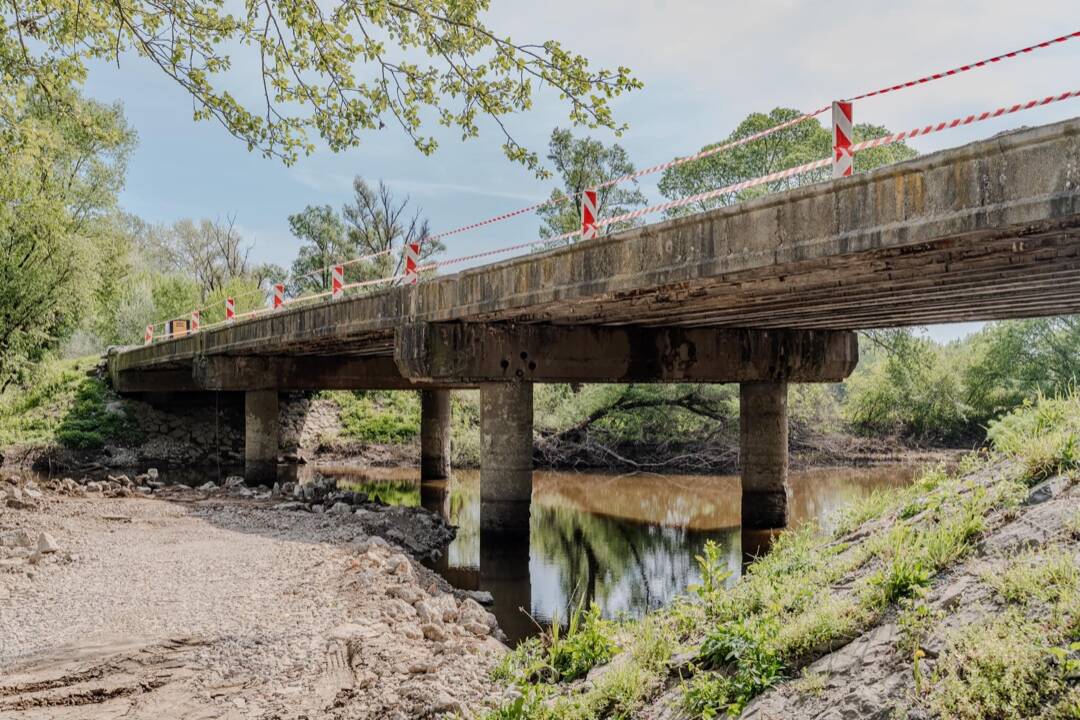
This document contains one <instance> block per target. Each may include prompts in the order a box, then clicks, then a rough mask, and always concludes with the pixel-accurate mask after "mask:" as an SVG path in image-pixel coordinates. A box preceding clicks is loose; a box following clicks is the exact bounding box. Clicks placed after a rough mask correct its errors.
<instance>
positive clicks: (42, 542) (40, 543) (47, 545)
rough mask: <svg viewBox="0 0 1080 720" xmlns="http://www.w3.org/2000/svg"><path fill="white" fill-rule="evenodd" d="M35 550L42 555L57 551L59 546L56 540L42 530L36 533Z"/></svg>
mask: <svg viewBox="0 0 1080 720" xmlns="http://www.w3.org/2000/svg"><path fill="white" fill-rule="evenodd" d="M37 551H38V552H39V553H41V554H42V555H47V554H49V553H54V552H59V551H60V546H59V545H57V544H56V540H55V538H53V536H52V535H50V534H49V533H47V532H43V533H40V534H39V535H38V539H37Z"/></svg>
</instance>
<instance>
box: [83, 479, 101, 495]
mask: <svg viewBox="0 0 1080 720" xmlns="http://www.w3.org/2000/svg"><path fill="white" fill-rule="evenodd" d="M86 492H101V483H99V482H98V481H97V480H91V481H90V482H88V483H86Z"/></svg>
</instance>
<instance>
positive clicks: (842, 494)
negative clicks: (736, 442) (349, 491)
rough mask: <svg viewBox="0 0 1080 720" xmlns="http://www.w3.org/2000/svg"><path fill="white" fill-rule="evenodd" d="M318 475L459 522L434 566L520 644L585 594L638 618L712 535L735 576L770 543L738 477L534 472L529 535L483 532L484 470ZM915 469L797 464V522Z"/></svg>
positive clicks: (606, 610) (677, 583)
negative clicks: (755, 532)
mask: <svg viewBox="0 0 1080 720" xmlns="http://www.w3.org/2000/svg"><path fill="white" fill-rule="evenodd" d="M317 471H318V472H320V473H322V474H325V475H330V476H335V477H337V478H338V480H339V484H347V485H349V486H357V485H359V486H361V487H362V489H364V490H366V491H368V492H369V493H370V494H374V495H377V496H378V497H380V498H382V499H383V500H384V501H386V502H389V503H392V504H407V505H414V506H415V505H423V506H424V507H427V508H428V509H430V510H434V511H436V512H439V513H441V514H442V515H443V516H444V517H445V518H446V519H447V520H448V521H449V522H450V523H451V524H452V525H455V526H457V528H458V530H457V537H456V538H455V539H454V541H453V542H451V543H450V545H449V546H448V547H447V548H446V550H445V552H444V553H443V556H442V558H440V559H439V560H438V562H436V563H434V564H433V568H434V569H436V570H437V571H438V572H439V573H440V574H442V575H443V576H444V577H445V578H446V579H447V580H449V581H450V582H451V583H452V584H454V585H455V586H457V587H460V588H463V589H467V590H486V591H488V592H490V593H492V595H493V596H494V598H495V605H494V607H493V608H492V611H493V612H494V613H495V615H496V617H497V618H498V619H499V624H500V625H501V626H502V628H503V630H504V631H505V632H506V634H507V636H508V637H509V638H510V639H511V640H517V639H520V638H522V637H525V636H528V635H532V634H535V633H536V632H537V630H538V627H539V626H548V625H550V624H551V623H552V622H553V621H556V620H557V619H559V618H561V619H563V620H565V618H566V617H567V616H568V612H569V610H570V609H572V608H573V607H576V606H577V605H578V604H579V603H581V602H582V601H584V602H586V603H588V602H595V603H597V604H598V605H599V606H600V608H601V609H602V611H603V614H604V615H605V616H607V617H617V616H620V615H629V616H635V617H636V616H640V615H642V614H643V613H645V612H646V611H648V610H652V609H655V608H657V607H660V606H661V605H664V604H665V603H668V602H670V601H671V599H672V598H674V597H675V596H676V595H678V594H681V593H685V592H686V588H687V586H688V585H690V584H692V583H695V582H697V581H698V580H699V579H700V576H699V572H698V567H697V563H696V562H695V560H694V557H695V555H698V554H700V553H701V552H702V547H703V546H704V545H705V543H706V541H708V540H714V541H715V542H717V543H718V544H719V545H720V547H721V548H722V554H723V556H724V557H726V558H727V564H728V569H729V571H730V572H731V579H730V582H733V581H734V580H735V579H736V578H737V577H738V576H739V575H740V573H741V571H742V569H743V568H744V563H745V562H746V561H747V559H748V558H750V557H752V556H753V555H754V554H757V553H760V552H762V551H763V550H764V549H765V548H766V544H767V542H768V538H761V537H755V536H750V535H745V536H744V534H743V533H742V532H741V528H740V517H739V516H740V498H739V478H738V476H737V475H657V474H651V473H636V474H631V475H625V474H623V475H620V474H614V473H602V472H554V471H536V472H535V473H534V474H533V498H532V511H531V521H530V530H529V535H528V537H527V538H525V537H523V536H522V537H513V536H511V537H507V536H504V535H495V536H489V535H488V534H486V533H483V534H482V533H481V532H480V475H479V471H476V470H455V471H454V477H453V478H452V479H451V480H448V481H442V482H437V483H424V484H423V485H421V484H420V481H419V472H418V471H417V470H410V469H371V470H358V469H356V468H347V467H327V466H320V467H318V468H317ZM308 472H310V470H308ZM914 473H915V467H914V466H912V465H888V466H881V467H872V468H821V469H814V470H808V471H802V472H793V473H792V474H791V487H792V498H791V502H792V505H791V507H790V513H791V521H792V524H793V525H799V524H802V523H805V522H807V521H817V522H818V523H820V524H821V525H823V526H824V527H826V528H827V527H829V524H830V522H831V520H830V518H833V517H835V515H836V512H837V511H838V510H840V509H841V508H842V507H844V506H845V505H848V504H850V503H851V502H853V501H855V500H858V499H859V498H862V497H865V496H867V495H869V494H870V493H872V492H874V491H877V490H882V489H887V488H893V487H898V486H902V485H905V484H907V483H910V482H911V481H912V478H913V477H914Z"/></svg>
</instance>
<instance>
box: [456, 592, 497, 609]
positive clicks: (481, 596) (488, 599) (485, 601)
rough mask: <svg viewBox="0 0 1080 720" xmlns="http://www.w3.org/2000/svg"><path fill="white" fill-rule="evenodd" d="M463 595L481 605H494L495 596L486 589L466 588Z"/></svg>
mask: <svg viewBox="0 0 1080 720" xmlns="http://www.w3.org/2000/svg"><path fill="white" fill-rule="evenodd" d="M464 594H465V597H467V598H469V599H470V600H472V601H473V602H476V603H479V604H481V605H494V604H495V597H494V596H493V595H492V594H491V593H489V592H488V591H487V590H466V591H465V593H464Z"/></svg>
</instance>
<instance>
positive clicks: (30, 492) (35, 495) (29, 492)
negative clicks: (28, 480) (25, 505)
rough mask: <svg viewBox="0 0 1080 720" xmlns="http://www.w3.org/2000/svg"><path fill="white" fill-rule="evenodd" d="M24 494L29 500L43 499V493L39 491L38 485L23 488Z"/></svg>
mask: <svg viewBox="0 0 1080 720" xmlns="http://www.w3.org/2000/svg"><path fill="white" fill-rule="evenodd" d="M23 494H24V495H25V496H26V498H27V499H29V500H40V499H41V498H42V494H41V491H40V490H38V489H37V486H36V485H27V486H26V487H25V488H23Z"/></svg>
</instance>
